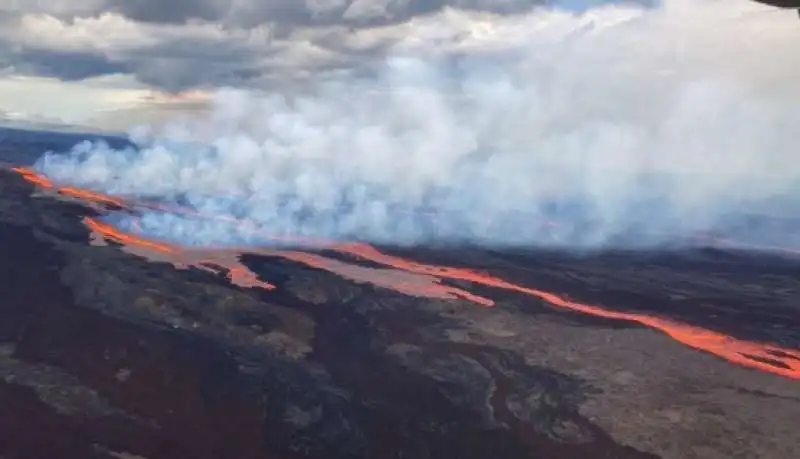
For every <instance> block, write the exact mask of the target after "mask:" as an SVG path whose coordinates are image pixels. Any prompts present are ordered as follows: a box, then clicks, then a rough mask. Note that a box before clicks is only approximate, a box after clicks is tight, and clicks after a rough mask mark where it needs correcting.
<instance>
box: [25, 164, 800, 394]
mask: <svg viewBox="0 0 800 459" xmlns="http://www.w3.org/2000/svg"><path fill="white" fill-rule="evenodd" d="M15 170H16V171H17V172H19V173H20V174H22V176H23V177H24V178H25V179H26V180H28V181H30V182H32V183H34V184H37V185H39V186H42V187H45V188H55V189H56V190H57V191H58V192H59V193H62V194H65V195H69V196H72V197H75V198H78V199H83V200H86V201H89V202H93V203H101V204H114V205H116V206H119V207H126V206H125V202H124V201H122V200H120V199H117V198H112V197H108V196H105V195H102V194H100V193H96V192H93V191H88V190H81V189H78V188H72V187H61V188H58V187H55V186H54V185H53V183H52V182H50V180H48V179H47V178H46V177H43V176H40V175H38V174H36V173H35V172H33V171H31V170H30V169H25V168H16V169H15ZM132 204H134V205H139V204H135V203H132ZM142 205H143V206H144V207H147V208H150V209H155V210H166V211H172V212H178V213H182V214H185V215H192V216H195V217H200V218H215V219H222V220H226V221H230V222H232V223H238V224H240V225H242V226H243V227H244V228H246V229H250V230H252V231H257V230H258V228H257V226H256V225H255V224H254V223H252V222H248V221H241V220H237V219H235V218H234V217H231V216H213V215H205V214H202V213H200V212H197V211H195V210H192V209H181V208H168V207H166V206H160V205H158V204H147V203H145V204H142ZM127 207H130V205H128V206H127ZM85 223H86V225H87V226H88V227H89V228H90V229H92V231H93V232H95V233H97V234H100V235H102V236H103V237H105V238H108V239H112V240H115V241H117V242H119V243H122V244H125V245H128V246H133V247H138V248H144V249H147V250H150V251H153V252H156V253H162V254H166V255H169V256H170V257H171V258H172V259H173V264H175V265H176V266H177V267H185V266H196V267H199V268H201V269H206V270H209V271H213V272H216V271H215V270H213V269H211V268H209V265H215V266H220V267H223V268H226V269H227V270H228V272H229V275H230V278H231V282H232V283H234V284H237V285H241V286H246V287H253V286H255V287H261V288H266V289H272V288H274V286H272V285H270V284H266V283H263V282H261V281H259V280H258V278H257V276H256V275H255V274H254V273H252V272H251V271H250V270H249V269H247V268H246V267H245V266H244V265H243V264H241V262H240V261H239V260H238V256H239V255H240V254H241V252H242V251H238V252H236V251H230V250H228V251H222V250H217V251H212V250H191V249H184V248H179V247H175V246H171V245H167V244H164V243H159V242H153V241H150V240H147V239H144V238H142V237H139V236H134V235H130V234H126V233H123V232H121V231H119V230H117V229H115V228H113V227H112V226H110V225H107V224H105V223H101V222H98V221H96V220H94V219H90V218H87V219H85ZM289 241H290V242H300V241H292V240H291V239H289ZM302 242H307V243H309V245H310V246H312V247H315V248H328V249H331V250H335V251H338V252H340V253H346V254H349V255H351V256H355V257H358V258H362V259H365V260H369V261H372V262H374V263H378V264H382V265H384V266H388V267H391V268H394V269H395V270H399V271H403V272H407V273H413V274H416V275H418V276H421V277H414V278H403V279H394V278H391V277H389V276H388V274H389V271H384V272H382V271H380V270H375V269H372V268H364V267H362V266H356V265H348V264H346V263H344V262H341V261H339V260H332V259H329V258H325V257H322V256H319V255H315V254H310V253H306V252H295V251H278V250H265V249H258V248H248V249H245V250H243V251H245V252H252V253H260V254H264V255H272V256H281V257H284V258H287V259H291V260H294V261H297V262H300V263H304V264H306V265H308V266H311V267H315V268H318V269H324V270H328V271H331V272H334V273H336V274H339V275H342V276H345V277H349V278H351V279H355V280H359V281H362V282H371V283H374V284H376V285H381V286H384V287H387V288H392V289H394V290H397V291H399V292H402V293H407V294H411V295H419V296H428V297H436V298H454V297H460V298H464V299H466V300H469V301H472V302H475V303H478V304H482V305H485V306H491V305H493V304H494V302H493V301H492V300H490V299H487V298H483V297H479V296H477V295H473V294H472V293H469V292H467V291H465V290H462V289H458V288H455V287H448V286H445V285H441V283H440V281H441V279H453V280H465V281H470V282H473V283H475V284H479V285H483V286H486V287H492V288H497V289H502V290H507V291H512V292H517V293H521V294H524V295H527V296H531V297H534V298H538V299H540V300H543V301H546V302H547V303H549V304H551V305H553V306H555V307H559V308H563V309H568V310H572V311H576V312H580V313H584V314H589V315H593V316H597V317H604V318H608V319H615V320H625V321H630V322H636V323H639V324H642V325H644V326H647V327H650V328H653V329H656V330H660V331H662V332H663V333H666V334H667V335H668V336H670V337H672V338H673V339H675V340H677V341H679V342H681V343H683V344H686V345H688V346H690V347H693V348H695V349H699V350H702V351H705V352H709V353H712V354H714V355H717V356H719V357H721V358H724V359H726V360H728V361H730V362H733V363H737V364H740V365H743V366H748V367H751V368H755V369H758V370H762V371H765V372H770V373H774V374H777V375H780V376H784V377H787V378H792V379H800V352H798V351H797V350H794V349H788V348H782V347H779V346H773V345H770V344H766V343H758V342H752V341H746V340H740V339H737V338H734V337H732V336H728V335H725V334H722V333H719V332H715V331H711V330H707V329H704V328H700V327H696V326H692V325H687V324H682V323H679V322H675V321H672V320H669V319H664V318H660V317H656V316H650V315H646V314H637V313H628V312H618V311H613V310H609V309H605V308H602V307H600V306H597V305H590V304H584V303H578V302H574V301H570V300H568V299H566V298H565V297H562V296H559V295H557V294H555V293H552V292H548V291H545V290H538V289H533V288H528V287H523V286H520V285H517V284H514V283H511V282H508V281H505V280H503V279H500V278H497V277H494V276H490V275H488V274H482V273H478V272H475V271H472V270H469V269H462V268H453V267H447V266H436V265H430V264H424V263H419V262H415V261H412V260H407V259H404V258H401V257H397V256H393V255H389V254H386V253H383V252H381V251H379V250H378V249H377V248H375V247H373V246H371V245H368V244H363V243H348V244H335V243H331V242H328V241H316V240H314V241H307V240H304V241H302ZM174 260H180V261H174ZM395 272H396V271H395ZM375 273H378V274H380V276H378V277H376V275H375ZM766 362H776V364H770V363H766Z"/></svg>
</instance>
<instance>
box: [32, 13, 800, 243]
mask: <svg viewBox="0 0 800 459" xmlns="http://www.w3.org/2000/svg"><path fill="white" fill-rule="evenodd" d="M723 5H724V6H725V7H724V8H722V6H723ZM95 26H96V24H95ZM153 27H155V26H153ZM158 27H162V26H158ZM196 27H197V29H195V31H194V32H193V33H195V34H197V36H198V37H201V36H202V37H211V38H208V39H209V40H213V37H215V36H216V35H215V34H216V33H217V32H214V31H213V30H207V29H204V28H202V26H196ZM112 30H113V28H112ZM154 30H156V29H154ZM157 30H159V31H160V32H159V33H162V34H166V32H165V30H171V29H157ZM313 32H314V33H311V32H308V31H306V32H305V33H306V35H295V36H293V38H292V40H287V42H286V43H284V45H285V46H284V45H282V46H284V47H283V48H280V51H278V52H276V53H275V54H274V55H271V56H264V57H263V59H264V62H270V65H274V66H283V67H282V68H283V69H284V70H287V71H288V69H294V70H295V71H298V70H300V69H303V68H306V67H305V66H306V65H307V64H312V65H320V64H319V61H326V58H327V59H329V60H328V61H327V62H328V63H331V64H330V65H331V67H330V68H334V67H333V63H336V62H337V59H340V62H341V60H342V57H341V56H342V55H345V56H348V55H349V54H347V53H345V52H344V51H340V50H339V49H345V50H354V51H352V52H353V53H355V51H357V50H360V52H361V53H362V54H360V55H359V56H364V55H365V56H367V57H368V58H366V59H361V60H358V61H357V62H358V63H360V64H363V62H364V61H367V62H369V63H370V64H369V65H367V66H364V67H361V69H362V70H363V71H360V72H352V71H346V72H338V73H337V72H330V73H328V74H327V78H318V79H316V80H313V81H310V82H309V85H308V86H307V87H302V88H292V90H291V91H290V90H287V89H286V88H285V87H280V90H278V89H277V88H271V89H270V90H268V91H257V90H255V89H248V90H242V89H236V90H224V91H220V92H218V93H217V98H216V104H215V107H214V110H213V111H212V113H211V114H209V115H208V116H207V117H199V118H197V119H193V120H188V121H185V122H176V123H173V124H167V125H166V126H156V127H151V128H137V129H136V130H134V131H133V133H132V137H133V139H134V140H135V141H137V142H138V143H139V145H140V147H141V148H140V149H139V150H136V151H134V150H126V151H113V150H110V149H108V148H107V147H105V146H103V145H90V144H84V145H81V146H79V147H78V148H76V149H75V150H73V151H72V152H70V153H68V154H51V155H47V156H45V157H44V158H43V159H42V160H41V161H40V162H39V163H38V167H39V168H40V169H41V170H42V171H43V172H45V173H46V174H47V175H49V176H51V177H53V178H54V179H56V180H59V181H63V182H67V183H74V184H77V185H80V186H86V187H90V188H94V189H99V190H102V191H105V192H108V193H113V194H122V195H128V196H134V197H148V198H158V199H162V200H176V201H181V202H184V203H185V202H188V203H191V204H192V205H194V206H195V207H197V208H199V209H201V210H203V211H204V212H206V213H212V214H226V215H236V216H238V217H241V218H246V219H248V220H250V221H251V222H253V224H255V225H257V226H259V227H260V228H261V229H262V230H263V231H267V232H269V233H271V234H275V235H291V236H321V237H326V238H335V239H353V238H355V239H365V240H369V241H373V242H385V243H393V244H411V243H420V242H430V241H431V240H436V241H438V242H445V243H455V242H464V241H468V242H474V243H486V244H492V245H503V244H523V245H551V246H567V247H573V248H575V247H580V248H587V247H589V248H594V247H606V246H609V245H624V246H626V247H630V246H641V245H653V244H661V243H665V242H669V241H674V240H680V239H682V238H686V237H690V236H691V235H693V234H695V233H696V232H697V231H709V230H715V231H721V232H723V233H728V234H731V233H733V234H735V235H737V236H739V237H747V238H750V239H760V240H761V241H769V242H787V241H789V242H800V241H798V240H797V238H796V236H795V235H794V233H793V232H789V231H777V230H774V229H769V230H767V229H764V228H757V227H753V226H747V225H745V223H746V222H747V218H745V217H746V216H747V215H749V214H751V213H753V212H759V213H764V212H772V213H775V214H779V215H795V213H796V208H797V204H800V195H799V194H798V192H797V190H798V189H800V188H798V185H800V163H798V160H797V155H796V150H797V145H798V140H800V139H798V136H797V126H798V125H800V86H798V85H797V81H800V56H798V55H797V53H796V52H794V50H795V49H797V46H798V45H800V41H799V40H800V35H798V34H797V24H796V18H795V17H794V15H788V16H784V15H781V14H778V12H774V11H772V10H770V9H769V8H767V7H764V6H761V5H758V4H755V3H751V2H744V1H739V2H730V1H727V2H725V3H721V2H715V1H701V0H668V1H667V2H666V3H665V4H664V5H663V6H662V7H660V8H658V9H644V8H634V7H598V8H592V9H590V10H589V11H588V12H587V13H586V14H585V15H580V16H579V15H574V14H571V13H567V12H563V11H554V10H540V11H535V12H531V13H529V14H524V15H515V16H492V15H483V14H475V13H465V12H459V11H445V12H442V13H440V14H437V15H433V16H429V17H427V18H420V19H418V20H415V21H413V22H412V23H407V24H404V25H402V26H392V27H385V28H374V29H370V30H369V33H363V32H354V33H343V34H341V35H335V36H336V37H337V40H335V41H336V42H337V46H338V47H339V48H335V49H331V47H326V46H324V44H319V45H315V44H316V43H319V42H320V41H324V40H322V35H315V33H318V32H319V31H313ZM115 33H120V34H124V33H127V32H125V30H124V28H121V29H119V30H116V31H115ZM239 33H242V34H243V35H241V37H242V41H241V42H239V43H240V45H241V46H244V47H246V45H247V43H248V41H247V40H246V39H245V38H246V37H250V36H249V35H247V34H245V33H244V32H239ZM327 33H330V32H327ZM148 37H150V39H151V40H154V41H155V42H157V41H158V40H160V39H161V38H160V37H161V36H159V35H158V33H155V32H154V33H152V34H148ZM111 41H112V42H113V40H111ZM383 41H388V42H390V43H391V46H389V47H386V48H381V47H380V46H376V44H379V43H382V42H383ZM301 44H302V46H301ZM104 46H108V45H104ZM303 46H305V47H306V48H304V47H303ZM309 47H310V48H311V50H313V52H309V49H308V48H309ZM376 48H377V49H380V52H373V51H371V50H374V49H376ZM113 49H115V50H118V49H119V48H113ZM314 52H317V53H320V56H315V59H312V60H307V59H308V56H309V55H313V53H314ZM353 55H355V54H353ZM312 68H313V67H312ZM431 215H432V216H433V217H431ZM547 220H557V221H558V222H559V226H558V229H557V230H555V235H554V234H553V231H554V230H553V229H552V227H545V225H544V223H545V222H546V221H547ZM119 223H120V224H125V222H124V221H123V222H119ZM142 228H143V230H144V231H146V232H148V233H149V234H150V235H155V236H158V237H163V238H168V239H175V240H179V241H182V242H190V243H191V242H194V243H217V244H225V243H229V244H234V243H239V242H241V241H242V240H246V239H248V238H252V235H251V234H250V233H249V232H248V231H247V227H246V226H243V225H228V224H225V223H223V222H208V221H205V220H192V219H187V218H185V217H180V216H176V215H171V214H162V213H148V214H147V215H146V217H145V218H144V219H143V221H142ZM742 228H744V229H742ZM776 231H777V232H776ZM262 242H263V241H262Z"/></svg>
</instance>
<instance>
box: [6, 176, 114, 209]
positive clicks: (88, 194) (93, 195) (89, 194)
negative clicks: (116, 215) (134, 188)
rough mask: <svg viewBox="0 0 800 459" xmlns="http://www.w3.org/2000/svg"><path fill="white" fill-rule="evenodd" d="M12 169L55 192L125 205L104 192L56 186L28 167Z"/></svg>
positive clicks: (90, 200)
mask: <svg viewBox="0 0 800 459" xmlns="http://www.w3.org/2000/svg"><path fill="white" fill-rule="evenodd" d="M12 170H13V171H14V172H17V173H19V174H20V175H22V177H23V178H24V179H25V180H27V181H29V182H31V183H34V184H36V185H38V186H40V187H42V188H47V189H52V190H55V191H56V192H57V193H59V194H63V195H65V196H70V197H72V198H76V199H80V200H82V201H89V202H94V203H98V204H105V205H114V206H117V207H125V202H124V201H123V200H121V199H117V198H113V197H111V196H106V195H104V194H101V193H97V192H95V191H90V190H84V189H81V188H75V187H71V186H64V187H59V186H56V185H55V184H53V182H51V181H50V180H49V179H48V178H46V177H44V176H42V175H39V174H37V173H36V172H34V171H33V170H31V169H28V168H26V167H14V168H12Z"/></svg>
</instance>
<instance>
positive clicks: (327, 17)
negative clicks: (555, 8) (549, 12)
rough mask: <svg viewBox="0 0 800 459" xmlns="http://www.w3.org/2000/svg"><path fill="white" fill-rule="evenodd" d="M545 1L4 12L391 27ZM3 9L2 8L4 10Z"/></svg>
mask: <svg viewBox="0 0 800 459" xmlns="http://www.w3.org/2000/svg"><path fill="white" fill-rule="evenodd" d="M543 3H547V0H169V1H166V0H70V1H68V0H40V1H38V2H35V1H27V2H23V1H19V2H16V3H14V2H12V3H11V7H9V6H6V8H5V9H6V10H17V11H20V12H40V13H46V14H52V15H55V16H58V17H61V18H69V17H74V16H86V15H97V14H102V13H104V12H115V13H119V14H122V15H124V16H126V17H128V18H130V19H133V20H136V21H142V22H152V23H162V24H163V23H167V24H180V23H185V22H187V21H191V20H204V21H211V22H219V23H224V24H226V25H228V26H240V27H252V26H256V25H259V24H264V23H274V24H280V25H289V26H292V25H294V26H297V25H301V26H309V25H331V24H345V25H351V26H370V25H377V24H389V23H393V22H398V21H403V20H406V19H408V18H411V17H414V16H418V15H424V14H428V13H432V12H435V11H439V10H441V9H442V8H444V7H448V6H449V7H454V8H460V9H468V10H476V11H489V12H495V13H517V12H521V11H525V10H528V9H530V8H531V7H532V6H535V5H538V4H543ZM0 9H2V6H0Z"/></svg>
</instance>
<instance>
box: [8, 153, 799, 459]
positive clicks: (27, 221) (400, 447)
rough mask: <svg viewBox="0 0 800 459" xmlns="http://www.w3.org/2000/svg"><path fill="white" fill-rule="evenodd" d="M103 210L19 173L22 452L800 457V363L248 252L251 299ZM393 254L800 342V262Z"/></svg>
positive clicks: (516, 297)
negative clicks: (107, 238)
mask: <svg viewBox="0 0 800 459" xmlns="http://www.w3.org/2000/svg"><path fill="white" fill-rule="evenodd" d="M12 143H13V142H12ZM10 145H11V144H9V143H6V144H2V145H0V150H3V149H5V150H3V151H0V153H2V154H4V155H5V156H3V157H4V158H6V159H7V160H9V161H14V162H19V161H20V158H24V157H26V156H25V151H26V150H25V149H26V148H27V149H30V150H36V151H40V150H41V149H42V148H41V145H39V146H35V145H32V144H30V141H25V142H22V141H20V142H18V143H16V144H13V146H10ZM12 150H13V152H14V153H13V155H15V156H13V158H12V157H11V156H10V155H11V153H8V152H9V151H12ZM93 213H94V211H93V210H92V209H90V208H89V207H87V206H85V205H83V204H81V203H77V202H69V201H65V200H63V199H61V200H59V199H54V198H53V197H52V196H47V195H43V194H42V193H39V192H38V191H37V190H36V188H35V187H34V186H33V185H32V184H30V183H28V182H26V181H25V180H23V179H22V178H21V177H20V176H19V175H18V174H15V173H13V172H10V171H8V170H3V171H2V172H0V246H2V249H1V251H0V253H2V255H3V256H2V257H0V280H2V282H0V407H2V409H0V458H3V459H22V458H25V459H28V458H31V459H33V458H36V459H40V458H53V457H57V458H63V459H71V458H105V459H111V458H124V459H137V458H146V459H160V458H181V459H183V458H197V459H204V458H209V459H211V458H215V459H216V458H237V459H247V458H321V459H322V458H324V459H335V458H375V459H384V458H386V459H389V458H413V459H424V458H497V459H501V458H541V459H571V458H575V459H578V458H580V459H582V458H598V459H601V458H620V459H626V458H631V459H634V458H663V459H692V458H698V459H699V458H703V459H717V458H719V459H732V458H747V459H751V458H765V459H767V458H775V459H791V458H794V457H800V433H799V432H798V430H797V420H798V419H800V380H798V379H794V378H792V377H788V376H787V375H786V371H800V370H799V369H800V363H798V362H800V359H797V358H795V357H793V356H792V355H790V354H780V353H778V352H775V353H774V357H775V358H774V359H768V358H766V359H765V358H764V357H763V356H762V357H754V358H756V359H760V360H761V361H763V363H764V364H765V365H772V366H773V367H775V368H782V369H784V370H786V371H784V374H783V375H779V374H775V373H774V372H771V371H769V369H768V368H767V369H766V370H764V369H756V368H752V367H746V366H742V365H738V364H734V363H731V362H729V361H728V360H726V359H724V358H721V357H720V356H719V355H717V354H715V353H712V352H707V351H703V350H699V349H695V348H692V347H691V346H687V345H686V344H684V343H681V342H679V341H678V340H676V339H674V338H673V337H670V336H668V334H667V333H665V332H664V331H659V330H655V329H653V327H647V326H644V325H642V324H641V323H636V321H630V320H616V319H614V318H608V317H606V318H602V317H597V315H596V314H595V315H592V314H587V313H586V312H580V311H576V310H571V309H569V308H564V307H559V306H558V305H557V304H554V303H553V302H548V301H544V300H542V299H540V298H536V297H532V296H530V295H525V294H521V293H518V292H513V291H508V290H503V289H497V288H492V287H486V286H481V285H476V284H472V283H469V282H467V281H450V282H451V284H452V285H454V286H457V287H460V288H464V289H467V290H469V291H471V292H473V293H475V294H480V295H481V296H484V297H487V298H492V299H493V300H494V301H495V303H496V304H495V306H494V307H491V308H488V307H484V306H480V305H476V304H475V303H473V302H470V301H467V300H459V299H433V298H422V297H417V296H413V295H406V294H402V293H399V292H397V291H393V290H391V289H387V288H382V287H380V286H376V285H374V284H370V283H363V282H355V281H352V280H348V279H345V278H343V277H340V276H337V275H336V274H333V273H332V272H329V271H324V270H319V269H314V268H311V267H309V266H308V265H306V264H301V263H298V262H297V261H290V260H287V259H285V258H280V257H269V256H263V255H250V256H246V257H243V260H242V261H243V263H244V264H245V265H246V266H247V267H248V268H250V269H251V270H252V271H253V272H256V273H257V274H258V276H259V278H260V279H262V280H263V281H265V282H269V283H270V284H273V285H275V286H276V288H275V289H274V290H264V289H258V288H241V287H237V286H235V285H232V284H231V283H230V282H229V281H228V280H227V279H225V278H224V276H222V275H217V274H214V273H212V272H207V271H202V270H198V269H184V270H178V269H175V268H174V267H173V266H172V265H171V264H169V263H158V262H153V261H152V260H148V259H147V258H143V257H141V256H138V255H136V254H134V253H130V252H129V251H125V250H122V248H121V247H119V246H118V245H116V244H106V245H98V244H91V243H90V242H91V234H90V230H89V229H88V228H87V227H86V226H85V225H84V224H83V223H82V221H81V218H82V217H83V216H86V215H92V214H93ZM387 251H388V252H392V253H394V254H395V255H398V256H403V257H405V258H409V259H414V260H417V261H420V262H428V263H437V264H443V265H450V266H464V267H472V268H476V269H479V270H481V271H485V272H489V273H491V274H493V275H495V276H498V277H502V278H503V279H507V280H509V281H512V282H515V283H518V284H520V285H525V286H529V287H533V288H537V289H543V290H547V291H550V292H556V293H558V294H560V295H563V296H568V297H569V298H571V299H574V300H576V301H582V302H586V303H592V304H598V305H601V306H602V307H603V308H605V310H610V311H624V312H625V313H626V314H637V315H638V316H637V317H640V316H641V317H656V316H658V317H661V318H662V320H663V319H669V320H670V321H671V322H669V323H678V324H688V325H691V326H693V327H694V328H691V330H694V331H695V332H696V330H702V329H707V330H715V331H716V332H718V333H723V334H727V335H730V336H731V339H732V341H731V342H730V345H731V346H734V345H735V344H736V343H737V342H739V341H735V340H733V338H734V337H735V338H736V339H738V340H747V341H748V342H750V341H752V342H767V343H773V344H775V345H776V346H780V348H783V349H789V350H794V349H798V348H800V312H799V311H800V306H798V300H799V299H800V262H798V261H795V260H793V259H792V258H789V257H784V258H781V257H778V256H769V257H768V256H765V255H753V254H746V253H737V252H731V251H723V250H713V249H708V250H695V251H684V252H674V253H671V254H666V253H653V254H642V253H607V254H603V255H593V256H584V257H576V256H567V255H564V254H559V253H541V252H540V253H522V252H515V253H502V252H494V251H479V250H438V251H434V250H422V249H420V250H413V251H409V250H402V251H401V250H399V249H398V250H393V251H392V250H389V249H387ZM340 258H342V260H344V259H345V257H344V256H341V255H340ZM349 261H350V262H352V260H349ZM363 265H364V266H365V267H366V268H367V269H370V268H371V267H370V265H369V264H363ZM675 330H677V331H675ZM681 330H683V329H680V330H679V329H674V330H673V333H674V334H675V335H676V336H677V335H678V334H679V332H681ZM678 337H679V336H678ZM726 343H727V342H723V343H722V344H720V345H719V346H726V345H727V344H726ZM720 352H722V351H720ZM787 369H788V370H787Z"/></svg>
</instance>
